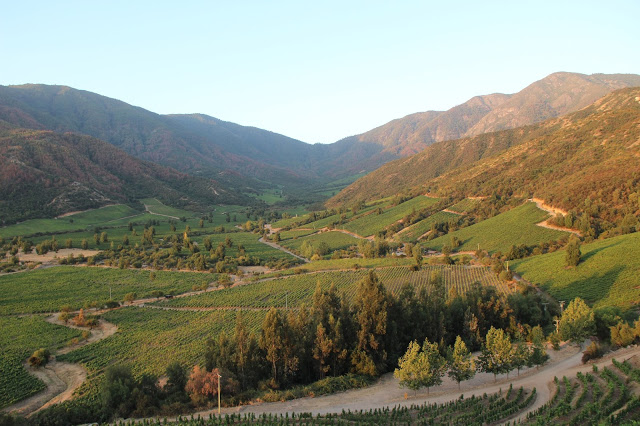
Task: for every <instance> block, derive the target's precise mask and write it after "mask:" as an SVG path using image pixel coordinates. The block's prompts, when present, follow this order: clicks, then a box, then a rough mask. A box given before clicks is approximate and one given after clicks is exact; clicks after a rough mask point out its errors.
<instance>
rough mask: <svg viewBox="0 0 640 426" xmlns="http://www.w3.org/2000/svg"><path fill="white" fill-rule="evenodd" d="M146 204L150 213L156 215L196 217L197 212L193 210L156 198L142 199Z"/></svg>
mask: <svg viewBox="0 0 640 426" xmlns="http://www.w3.org/2000/svg"><path fill="white" fill-rule="evenodd" d="M140 202H141V203H142V204H144V205H145V206H146V208H147V210H148V211H149V212H150V213H154V214H156V215H165V216H174V217H183V216H184V217H196V216H197V213H194V212H192V211H187V210H182V209H176V208H174V207H170V206H166V205H164V204H162V203H161V202H160V201H158V200H157V199H155V198H145V199H143V200H140Z"/></svg>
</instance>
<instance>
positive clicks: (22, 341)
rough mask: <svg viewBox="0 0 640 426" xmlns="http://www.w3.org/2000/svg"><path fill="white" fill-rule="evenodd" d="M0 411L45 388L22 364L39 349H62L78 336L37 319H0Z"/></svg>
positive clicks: (64, 328)
mask: <svg viewBox="0 0 640 426" xmlns="http://www.w3.org/2000/svg"><path fill="white" fill-rule="evenodd" d="M0 330H2V332H1V333H0V352H1V353H2V356H0V409H1V408H3V407H5V406H7V405H11V404H12V403H14V402H16V401H20V400H22V399H24V398H27V397H29V396H31V395H33V394H35V393H37V392H39V391H41V390H42V389H44V388H45V384H44V383H42V382H41V381H40V380H38V379H37V378H35V377H34V376H32V375H30V374H29V373H27V371H26V370H25V369H24V367H23V366H22V363H23V362H24V361H25V360H26V359H27V357H29V355H31V354H32V353H33V351H35V350H36V349H39V348H48V349H55V348H58V347H61V346H64V345H65V344H66V343H67V342H69V340H71V339H73V338H74V337H79V336H80V332H79V331H78V330H73V329H70V328H67V327H61V326H58V325H53V324H49V323H48V322H46V321H45V320H44V318H43V317H40V316H28V317H17V316H11V317H2V316H0Z"/></svg>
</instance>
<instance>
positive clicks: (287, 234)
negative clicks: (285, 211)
mask: <svg viewBox="0 0 640 426" xmlns="http://www.w3.org/2000/svg"><path fill="white" fill-rule="evenodd" d="M316 232H317V231H316V230H315V229H309V228H303V229H294V230H291V231H281V232H280V240H281V241H285V240H293V239H296V238H300V237H306V236H307V235H310V234H314V233H316Z"/></svg>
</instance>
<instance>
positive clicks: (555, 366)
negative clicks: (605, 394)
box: [196, 345, 640, 418]
mask: <svg viewBox="0 0 640 426" xmlns="http://www.w3.org/2000/svg"><path fill="white" fill-rule="evenodd" d="M638 354H640V347H638V346H636V347H633V348H627V349H623V350H619V351H616V352H615V353H613V354H611V355H608V356H607V357H606V358H603V359H602V360H600V361H598V362H597V363H596V364H597V365H598V366H599V367H601V366H602V365H606V364H610V363H611V358H617V359H627V358H629V357H631V356H634V355H638ZM549 355H550V356H551V360H550V361H549V363H547V365H545V366H543V367H541V368H540V369H539V370H536V368H528V369H527V368H525V369H523V370H521V373H520V377H517V376H516V372H512V374H510V377H509V378H507V377H506V375H499V376H498V380H497V382H494V378H493V375H492V374H487V373H478V374H476V376H475V377H474V378H473V379H472V380H470V381H467V382H463V383H462V389H461V390H460V391H459V390H458V387H457V385H456V383H455V382H453V381H452V380H450V379H449V378H447V377H445V378H444V379H443V384H442V385H441V386H438V387H437V388H433V389H431V391H430V393H429V394H427V391H426V390H421V391H419V392H417V393H414V392H412V391H409V390H407V389H403V388H400V387H399V385H398V381H397V380H396V379H395V378H394V377H393V375H392V374H386V375H384V376H382V378H381V379H380V380H379V381H378V382H377V383H375V384H374V385H373V386H370V387H367V388H364V389H355V390H350V391H347V392H341V393H337V394H333V395H325V396H319V397H315V398H300V399H296V400H291V401H286V402H274V403H261V404H255V405H246V406H240V407H232V408H226V409H224V410H223V412H224V413H241V414H243V413H254V414H261V413H286V412H289V413H291V412H296V413H303V412H308V413H312V414H314V415H317V414H327V413H340V412H341V411H342V410H351V411H354V410H368V409H374V408H382V407H391V406H397V405H400V406H410V405H411V404H422V403H424V402H429V403H439V404H441V403H445V402H450V401H454V400H456V399H459V398H460V396H461V395H464V397H465V398H468V397H470V396H472V395H476V396H481V395H482V394H483V393H485V392H486V393H487V394H490V393H495V392H498V391H499V390H503V391H504V390H506V389H507V388H508V387H509V384H510V383H512V384H513V386H514V387H520V386H523V387H525V388H529V389H532V388H534V387H535V388H536V390H537V397H536V400H535V401H534V403H533V404H532V405H531V406H530V407H529V408H528V409H527V410H526V411H524V412H522V413H521V414H519V416H518V418H524V417H525V416H526V413H527V412H529V411H532V410H535V409H537V408H539V407H540V406H542V405H544V404H545V403H546V402H548V401H549V399H550V398H551V395H552V392H553V390H552V385H551V383H552V382H553V378H554V376H558V377H562V376H565V375H566V376H572V375H575V374H576V373H577V372H578V371H583V372H584V371H590V370H591V369H592V364H586V365H582V361H581V359H582V352H581V351H580V350H579V349H578V347H577V346H575V345H565V346H564V347H563V349H562V350H560V351H550V354H549ZM215 413H216V410H208V411H203V412H199V413H196V416H197V415H200V416H202V417H206V416H208V415H209V414H213V415H215Z"/></svg>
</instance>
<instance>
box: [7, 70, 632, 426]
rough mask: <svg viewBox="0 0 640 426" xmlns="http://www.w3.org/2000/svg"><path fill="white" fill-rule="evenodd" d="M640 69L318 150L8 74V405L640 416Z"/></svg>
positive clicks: (357, 420)
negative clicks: (20, 81) (12, 82)
mask: <svg viewBox="0 0 640 426" xmlns="http://www.w3.org/2000/svg"><path fill="white" fill-rule="evenodd" d="M636 77H637V76H625V75H609V77H607V78H604V77H602V75H593V76H583V75H573V74H570V73H559V74H553V75H551V76H549V77H547V78H546V79H544V80H541V81H540V82H536V83H534V84H533V85H531V86H529V87H528V88H526V89H525V90H523V91H522V92H519V93H517V94H514V95H490V96H483V97H476V98H472V100H470V101H469V102H468V103H465V104H463V105H460V106H458V107H456V108H453V109H451V110H449V111H446V112H429V113H420V114H416V115H412V116H409V117H405V118H404V119H401V120H395V121H393V122H391V123H389V124H387V125H385V126H382V127H381V128H377V129H374V130H372V131H370V132H367V133H364V134H362V135H359V136H355V137H352V138H347V139H345V140H342V141H339V142H336V143H335V144H330V145H326V146H318V145H307V144H304V143H303V142H300V141H296V140H293V139H291V138H287V137H285V136H282V135H278V134H275V133H271V132H267V131H264V130H261V129H256V128H250V127H244V126H239V125H236V124H234V123H229V122H223V121H221V120H218V119H215V118H213V117H208V116H203V115H199V114H193V115H159V114H154V113H151V112H149V111H146V110H143V109H141V108H134V107H132V106H130V105H127V104H125V103H122V102H120V101H116V100H113V99H108V98H106V99H103V97H100V95H96V94H92V93H90V92H83V91H77V90H75V89H71V88H65V87H62V86H42V85H27V86H19V87H13V86H12V87H4V86H0V89H1V90H0V106H1V107H2V108H0V161H1V162H2V164H3V169H2V170H3V172H2V173H1V174H0V179H1V180H0V183H1V184H2V185H1V186H0V191H1V192H0V193H1V194H2V198H1V199H0V214H1V215H2V216H1V218H2V223H3V226H2V227H0V325H1V326H2V328H1V329H2V334H1V335H0V349H1V350H2V353H3V356H2V359H1V360H0V377H2V379H3V380H2V381H1V382H0V409H2V410H4V411H6V412H13V413H14V414H22V415H25V416H28V421H29V422H33V423H34V424H51V422H53V420H54V419H55V420H56V421H57V420H60V419H62V420H60V421H62V422H63V424H76V423H84V422H94V421H97V422H110V421H116V420H117V419H122V418H131V419H143V418H148V419H151V420H149V421H151V422H154V423H155V422H158V423H159V422H162V421H163V420H161V419H164V418H171V419H174V420H175V421H177V422H178V423H185V424H223V423H224V424H227V423H231V424H280V423H282V422H285V423H288V422H291V424H380V423H385V424H406V423H410V424H422V423H428V422H431V423H434V422H435V423H447V424H459V423H464V424H475V423H478V424H498V423H505V422H514V421H519V422H522V423H527V424H547V423H554V424H556V423H557V424H578V423H580V422H583V421H585V419H587V418H589V416H598V417H597V418H598V419H599V420H598V421H601V422H603V423H604V424H625V422H626V421H628V420H633V419H637V418H638V416H639V415H640V404H639V403H638V398H639V395H640V387H639V386H640V385H638V374H639V373H638V371H640V363H639V361H638V359H639V358H638V357H640V353H638V347H637V344H638V343H639V342H640V320H639V319H638V313H639V306H640V281H639V280H638V276H640V270H639V269H638V268H639V266H638V265H640V250H639V247H640V241H639V235H640V233H638V231H639V230H640V222H639V221H638V217H639V216H640V154H639V152H638V149H640V148H639V146H638V145H637V140H638V139H639V138H640V133H639V130H638V129H640V124H639V123H640V103H638V102H637V99H638V97H639V96H640V91H639V90H640V89H638V88H633V87H631V88H628V86H633V85H635V84H636V81H637V79H636ZM550 91H551V92H553V95H549V92H550ZM567 92H571V93H573V94H574V98H572V99H571V101H567V98H566V96H563V94H565V93H567ZM540 93H545V96H544V99H545V101H546V102H547V103H548V104H549V105H553V106H554V107H553V108H546V109H544V112H545V113H544V114H543V113H542V110H540V111H537V112H536V113H531V111H530V110H529V109H527V108H533V107H532V106H531V105H538V103H537V99H540V98H539V97H538V95H539V94H540ZM540 96H541V95H540ZM560 99H563V101H562V102H561V101H560ZM45 101H46V102H45ZM52 105H53V106H52ZM80 106H81V107H80ZM79 108H80V109H79ZM82 108H84V109H85V111H86V112H87V113H88V112H91V115H90V117H91V119H89V120H85V119H84V118H83V117H85V115H83V114H80V113H79V111H80V110H82ZM505 111H512V113H511V115H510V116H509V117H508V119H500V120H499V119H498V118H500V117H504V116H505V114H506V113H505ZM514 111H515V112H514ZM532 117H535V119H534V118H532ZM81 118H83V119H81ZM134 122H135V123H137V126H138V127H136V128H135V131H134V130H133V128H132V127H131V126H132V123H134ZM451 123H458V126H457V127H456V126H452V124H451ZM460 123H464V125H462V124H460ZM454 130H455V131H454ZM150 147H153V148H150ZM355 159H357V161H355ZM352 160H353V161H352ZM390 160H392V161H390ZM412 348H413V349H412ZM456 357H457V358H456ZM584 357H586V358H584ZM587 358H591V359H587ZM614 358H615V359H616V361H615V362H614V361H613V359H614ZM47 361H48V362H49V364H47ZM618 361H620V362H618ZM623 361H624V362H623ZM414 362H415V363H416V364H415V365H417V367H416V366H415V365H414V364H412V363H414ZM456 362H458V364H456ZM420 363H421V364H420ZM605 367H606V368H605ZM456 369H459V370H460V371H458V370H456ZM516 370H517V371H518V373H517V375H516ZM520 370H522V372H521V371H520ZM456 372H457V373H456ZM458 373H459V375H458V376H456V374H458ZM463 373H464V374H463ZM520 373H522V374H520ZM54 376H55V377H54ZM563 376H564V377H563ZM458 379H459V380H458ZM218 384H220V386H221V389H222V391H221V395H220V396H221V401H222V405H223V416H221V417H217V415H216V413H217V411H216V410H217V401H218V399H217V397H218V390H217V389H218V388H217V386H218ZM459 386H460V387H459ZM425 387H426V388H427V390H424V388H425ZM405 388H406V389H405ZM460 389H462V390H460ZM191 413H196V414H195V415H201V416H203V417H206V418H207V419H208V420H206V421H205V420H202V422H201V423H198V420H192V421H191V422H192V423H189V420H186V419H185V417H184V415H190V414H191ZM469 413H475V416H477V418H472V417H470V415H469ZM283 415H284V416H286V417H284V419H285V420H283V418H282V416H283ZM179 416H182V417H179ZM225 416H226V417H225ZM6 418H8V417H6ZM0 419H1V418H0ZM26 421H27V420H25V422H26ZM142 422H143V421H142V420H136V421H132V423H131V424H143V423H142ZM207 422H208V423H207ZM225 422H227V423H225ZM431 423H429V424H431Z"/></svg>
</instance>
